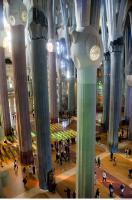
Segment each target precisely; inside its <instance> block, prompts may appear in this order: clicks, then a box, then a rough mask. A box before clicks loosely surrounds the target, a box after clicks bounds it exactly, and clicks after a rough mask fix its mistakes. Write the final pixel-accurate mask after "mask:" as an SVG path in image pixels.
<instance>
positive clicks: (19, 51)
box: [6, 0, 33, 164]
mask: <svg viewBox="0 0 132 200" xmlns="http://www.w3.org/2000/svg"><path fill="white" fill-rule="evenodd" d="M7 9H8V10H7V12H6V13H7V14H8V16H7V20H8V21H9V22H10V24H11V34H12V60H13V70H14V88H15V101H16V115H17V130H18V135H19V145H20V146H19V147H20V158H21V162H22V163H23V164H30V163H32V162H33V155H32V139H31V127H30V118H29V105H28V90H27V74H26V56H25V33H24V31H25V26H24V25H25V18H22V17H21V16H23V13H24V14H26V8H25V6H24V5H23V3H22V2H19V1H18V0H11V1H10V4H9V7H7ZM16 10H18V12H16ZM10 16H11V17H10Z"/></svg>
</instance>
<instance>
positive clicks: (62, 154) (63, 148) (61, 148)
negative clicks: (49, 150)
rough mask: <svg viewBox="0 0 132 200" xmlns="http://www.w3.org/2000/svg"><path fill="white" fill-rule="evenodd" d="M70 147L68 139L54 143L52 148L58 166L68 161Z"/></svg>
mask: <svg viewBox="0 0 132 200" xmlns="http://www.w3.org/2000/svg"><path fill="white" fill-rule="evenodd" d="M70 145H71V141H70V140H69V139H67V140H65V141H59V142H57V141H56V142H54V148H55V151H56V160H55V162H57V163H59V164H60V165H62V164H63V161H65V162H67V161H70Z"/></svg>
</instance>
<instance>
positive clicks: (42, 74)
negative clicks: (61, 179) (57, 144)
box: [29, 7, 52, 189]
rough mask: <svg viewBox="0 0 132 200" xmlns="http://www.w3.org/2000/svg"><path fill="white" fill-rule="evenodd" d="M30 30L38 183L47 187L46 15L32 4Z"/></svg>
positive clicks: (49, 168) (49, 155)
mask: <svg viewBox="0 0 132 200" xmlns="http://www.w3.org/2000/svg"><path fill="white" fill-rule="evenodd" d="M29 15H31V16H32V17H31V16H30V17H31V18H30V20H31V21H29V31H30V36H31V45H32V67H33V68H32V73H33V95H34V110H35V119H36V131H37V150H38V165H39V185H40V188H42V189H48V184H47V178H48V172H49V171H50V170H51V169H52V163H51V142H50V127H49V125H50V124H49V103H48V79H47V52H46V43H47V41H46V39H47V18H46V17H45V14H44V12H43V10H39V9H38V8H35V7H33V8H32V9H31V10H30V11H29ZM38 16H39V17H38Z"/></svg>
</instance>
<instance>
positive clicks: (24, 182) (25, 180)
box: [23, 176, 27, 187]
mask: <svg viewBox="0 0 132 200" xmlns="http://www.w3.org/2000/svg"><path fill="white" fill-rule="evenodd" d="M23 184H24V187H26V184H27V176H26V177H24V178H23Z"/></svg>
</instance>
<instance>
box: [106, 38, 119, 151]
mask: <svg viewBox="0 0 132 200" xmlns="http://www.w3.org/2000/svg"><path fill="white" fill-rule="evenodd" d="M122 45H123V40H122V38H118V39H117V40H115V41H113V42H111V52H110V55H111V81H110V116H109V118H110V119H109V134H108V145H109V149H110V151H113V152H116V151H117V150H118V129H119V119H120V114H121V108H120V101H121V97H120V93H121V91H120V90H121V81H120V78H121V62H122V61H121V52H122Z"/></svg>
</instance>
